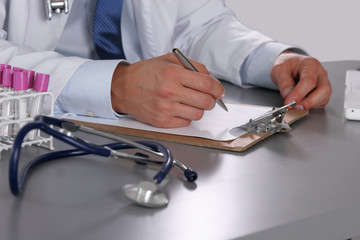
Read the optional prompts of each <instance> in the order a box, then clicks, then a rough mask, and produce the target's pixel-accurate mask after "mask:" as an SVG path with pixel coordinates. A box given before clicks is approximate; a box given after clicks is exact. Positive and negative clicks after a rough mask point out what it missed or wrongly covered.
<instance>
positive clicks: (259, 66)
mask: <svg viewBox="0 0 360 240" xmlns="http://www.w3.org/2000/svg"><path fill="white" fill-rule="evenodd" d="M286 50H291V51H293V52H295V53H300V54H305V55H307V53H306V52H305V51H304V50H302V49H300V48H298V47H294V46H291V45H287V44H283V43H279V42H266V43H263V44H261V45H260V46H259V47H257V48H256V49H255V50H254V51H252V52H251V53H250V54H249V56H248V57H247V58H246V59H245V61H244V63H243V65H242V67H241V69H240V76H241V79H242V84H243V87H251V86H258V87H264V88H269V89H275V90H277V89H278V87H277V86H276V85H275V84H274V83H273V81H272V80H271V76H270V72H271V68H272V65H273V63H274V61H275V59H276V58H277V57H278V56H279V54H280V53H282V52H284V51H286Z"/></svg>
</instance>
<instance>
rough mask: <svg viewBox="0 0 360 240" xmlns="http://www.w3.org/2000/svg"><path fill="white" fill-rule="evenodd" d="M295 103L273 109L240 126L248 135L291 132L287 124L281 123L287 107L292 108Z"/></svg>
mask: <svg viewBox="0 0 360 240" xmlns="http://www.w3.org/2000/svg"><path fill="white" fill-rule="evenodd" d="M295 105H296V102H293V103H290V104H288V105H285V106H282V107H280V108H277V109H276V108H275V107H273V109H272V110H271V111H269V112H267V113H265V114H264V115H262V116H260V117H258V118H256V119H250V120H249V122H248V123H246V124H244V125H242V126H240V128H242V129H244V130H246V131H247V132H249V133H269V132H272V133H274V132H289V131H290V130H291V128H290V126H289V124H287V123H286V122H285V121H283V119H284V116H285V114H286V112H287V110H288V108H289V107H294V106H295Z"/></svg>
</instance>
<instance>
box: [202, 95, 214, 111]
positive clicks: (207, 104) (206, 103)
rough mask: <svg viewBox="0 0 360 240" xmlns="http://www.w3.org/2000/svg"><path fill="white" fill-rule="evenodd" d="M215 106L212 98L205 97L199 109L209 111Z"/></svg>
mask: <svg viewBox="0 0 360 240" xmlns="http://www.w3.org/2000/svg"><path fill="white" fill-rule="evenodd" d="M214 106H215V100H214V98H213V97H212V96H210V95H205V96H204V98H203V100H202V104H201V107H202V108H203V109H207V110H210V109H212V108H213V107H214Z"/></svg>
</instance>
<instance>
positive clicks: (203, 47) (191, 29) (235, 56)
mask: <svg viewBox="0 0 360 240" xmlns="http://www.w3.org/2000/svg"><path fill="white" fill-rule="evenodd" d="M185 2H187V0H185ZM185 2H183V4H182V6H185V5H186V3H185ZM203 2H204V4H203V5H201V6H199V8H198V9H197V10H195V11H192V12H190V11H185V12H186V13H187V14H186V15H181V14H180V16H182V17H180V18H179V19H178V23H177V26H176V31H177V32H175V34H176V35H177V36H182V37H181V38H178V39H181V40H175V45H177V46H179V47H180V48H181V49H182V50H183V52H184V54H185V55H187V56H188V57H190V58H192V59H194V60H197V61H199V62H202V63H204V64H205V65H206V67H207V68H208V70H209V71H210V72H211V74H212V75H214V76H215V77H217V78H220V79H224V80H228V81H230V82H232V83H234V84H236V85H239V86H249V85H258V86H265V87H270V88H274V85H273V84H272V81H271V79H270V68H269V66H271V65H272V63H273V61H274V59H275V57H276V56H277V54H279V53H281V51H283V50H286V49H288V48H291V46H286V47H284V45H283V44H281V43H277V42H276V41H274V40H273V39H271V38H270V37H268V36H265V35H263V34H261V33H259V32H257V31H255V30H253V29H250V28H248V27H246V26H244V25H243V24H242V23H240V22H239V20H238V19H237V18H236V16H235V14H234V13H233V12H232V11H231V10H230V9H229V8H227V7H226V6H225V3H224V1H221V0H208V1H203ZM188 5H191V4H190V3H189V4H188ZM270 42H271V44H268V45H267V48H263V49H261V51H260V52H262V53H266V54H265V55H264V56H263V57H262V58H261V57H260V58H259V54H255V57H256V58H257V59H261V65H260V64H259V61H248V62H247V67H246V68H245V70H251V72H249V74H242V75H241V74H240V71H241V68H242V66H243V65H244V63H245V60H246V59H247V58H248V57H249V56H250V55H251V53H254V52H256V49H257V48H259V47H260V46H262V45H263V44H264V43H270ZM274 56H275V57H274ZM252 60H254V58H253V59H252ZM252 65H253V66H252ZM255 68H256V70H255V71H254V69H255ZM243 72H244V68H243ZM256 73H262V74H256ZM261 75H263V76H264V75H266V78H265V79H264V78H262V79H257V77H259V76H261ZM249 76H250V77H251V76H256V77H251V78H249ZM243 78H245V79H243ZM244 82H245V84H244Z"/></svg>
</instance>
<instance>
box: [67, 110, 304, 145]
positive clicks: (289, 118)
mask: <svg viewBox="0 0 360 240" xmlns="http://www.w3.org/2000/svg"><path fill="white" fill-rule="evenodd" d="M308 112H309V111H308V110H289V111H287V112H286V114H285V117H284V120H285V121H286V122H287V123H288V124H292V123H294V122H295V121H297V120H299V119H301V118H303V117H304V116H306V115H308ZM70 121H73V122H75V123H77V124H81V125H83V126H87V127H91V128H94V129H97V130H100V131H104V132H110V133H115V134H124V135H129V136H137V137H143V138H149V139H156V140H163V141H169V142H175V143H182V144H188V145H194V146H199V147H207V148H215V149H221V150H229V151H235V152H242V151H245V150H247V149H248V148H250V147H251V146H253V145H255V144H256V143H258V142H260V141H262V140H263V139H265V138H267V137H269V136H271V135H273V134H274V133H246V134H244V135H242V136H240V137H238V138H236V139H234V140H229V141H217V140H211V139H205V138H200V137H191V136H180V135H175V134H168V133H159V132H153V131H145V130H139V129H132V128H125V127H119V126H112V125H105V124H99V123H90V122H83V121H78V120H70ZM280 134H287V133H280Z"/></svg>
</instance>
